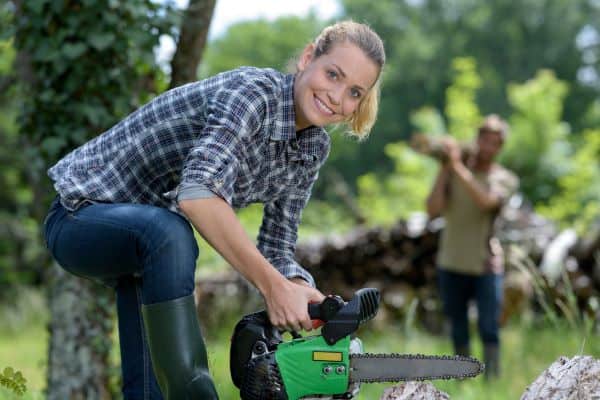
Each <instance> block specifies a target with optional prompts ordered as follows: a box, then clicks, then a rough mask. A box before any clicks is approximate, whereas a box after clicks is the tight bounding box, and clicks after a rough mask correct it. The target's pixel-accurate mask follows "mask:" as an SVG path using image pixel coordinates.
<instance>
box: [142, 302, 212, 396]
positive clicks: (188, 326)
mask: <svg viewBox="0 0 600 400" xmlns="http://www.w3.org/2000/svg"><path fill="white" fill-rule="evenodd" d="M142 315H143V318H144V326H145V328H146V336H147V338H148V348H149V349H150V357H151V358H152V367H153V369H154V374H155V375H156V380H157V381H158V386H160V390H161V392H162V394H163V396H164V398H165V400H198V399H203V400H216V399H218V398H219V397H218V395H217V391H216V389H215V385H214V383H213V381H212V378H211V376H210V374H209V372H208V360H207V358H206V348H205V346H204V341H203V340H202V333H201V332H200V324H199V323H198V317H197V315H196V306H195V304H194V296H193V295H190V296H187V297H180V298H178V299H174V300H169V301H165V302H161V303H155V304H149V305H142Z"/></svg>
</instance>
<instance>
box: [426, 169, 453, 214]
mask: <svg viewBox="0 0 600 400" xmlns="http://www.w3.org/2000/svg"><path fill="white" fill-rule="evenodd" d="M449 180H450V167H449V165H448V164H442V165H441V166H440V170H439V171H438V174H437V177H436V178H435V183H434V184H433V187H432V188H431V192H430V193H429V196H428V197H427V214H428V215H429V218H435V217H437V216H439V215H440V214H441V213H442V211H444V208H445V207H446V201H447V199H446V197H447V195H448V193H447V192H448V182H449Z"/></svg>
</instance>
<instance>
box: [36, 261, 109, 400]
mask: <svg viewBox="0 0 600 400" xmlns="http://www.w3.org/2000/svg"><path fill="white" fill-rule="evenodd" d="M49 296H50V299H49V307H50V315H51V319H50V323H49V327H48V329H49V336H50V343H49V348H48V375H47V379H48V382H47V388H48V389H47V399H48V400H64V399H71V400H79V399H81V400H84V399H85V400H97V399H98V400H104V399H111V398H112V397H113V396H112V394H111V393H109V391H108V388H109V385H108V383H109V375H110V369H109V368H107V366H108V365H109V354H110V350H111V347H112V340H111V337H112V335H111V334H112V331H113V326H114V312H113V310H114V298H113V294H112V292H111V291H110V290H109V289H107V288H104V287H102V286H100V285H99V284H97V283H94V282H90V281H87V280H84V279H81V278H77V277H75V276H73V275H71V274H69V273H67V272H65V271H64V270H63V269H62V268H60V267H59V266H58V265H56V264H55V265H53V267H52V271H51V284H50V293H49Z"/></svg>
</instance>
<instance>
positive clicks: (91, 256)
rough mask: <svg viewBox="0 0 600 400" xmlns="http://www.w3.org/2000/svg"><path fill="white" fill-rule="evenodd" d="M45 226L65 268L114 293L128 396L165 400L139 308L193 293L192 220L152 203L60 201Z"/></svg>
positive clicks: (50, 244) (128, 399)
mask: <svg viewBox="0 0 600 400" xmlns="http://www.w3.org/2000/svg"><path fill="white" fill-rule="evenodd" d="M44 230H45V237H46V245H47V246H48V249H49V250H50V252H51V254H52V256H53V257H54V259H55V260H56V261H57V262H58V263H59V264H60V265H61V266H62V267H63V268H64V269H65V270H67V271H69V272H71V273H73V274H75V275H78V276H81V277H84V278H88V279H92V280H95V281H99V282H102V283H104V284H106V285H109V286H111V287H113V288H115V290H116V293H117V313H118V317H119V341H120V347H121V371H122V374H123V387H122V390H123V396H124V398H125V399H126V400H138V399H140V400H150V399H162V395H161V393H160V389H159V387H158V384H157V382H156V378H155V376H154V373H153V371H152V363H151V360H150V353H149V351H148V346H147V343H146V336H145V333H144V325H143V321H142V316H141V311H140V307H141V305H142V304H153V303H158V302H162V301H167V300H172V299H176V298H179V297H184V296H188V295H190V294H192V293H193V290H194V271H195V268H196V259H197V258H198V246H197V244H196V240H195V238H194V233H193V230H192V228H191V226H190V224H189V223H188V222H187V221H186V220H185V218H183V217H181V216H180V215H178V214H176V213H173V212H171V211H169V210H167V209H165V208H160V207H154V206H149V205H143V204H105V203H100V204H90V205H87V206H84V207H82V208H80V209H78V210H77V211H75V212H69V211H67V210H66V209H65V208H64V207H63V206H62V205H61V204H60V202H59V201H58V200H55V201H54V202H53V203H52V205H51V207H50V211H49V213H48V216H47V217H46V220H45V222H44Z"/></svg>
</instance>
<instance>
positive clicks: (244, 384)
mask: <svg viewBox="0 0 600 400" xmlns="http://www.w3.org/2000/svg"><path fill="white" fill-rule="evenodd" d="M378 307H379V292H378V291H377V290H376V289H370V288H366V289H361V290H359V291H357V292H356V293H355V295H354V297H353V298H352V299H351V300H350V301H349V302H347V303H346V302H344V301H343V300H342V299H341V297H339V296H329V297H327V298H326V299H325V300H324V301H323V302H322V303H320V304H310V305H309V307H308V309H309V310H308V311H309V316H310V317H311V319H312V320H313V321H319V323H323V325H322V327H321V330H320V332H319V334H318V335H312V336H305V337H302V336H300V335H299V334H297V333H295V332H291V335H292V337H293V339H292V340H289V341H284V340H283V338H282V332H280V331H279V330H278V329H276V328H275V327H273V325H271V323H270V322H269V317H268V315H267V313H266V311H260V312H257V313H254V314H249V315H247V316H245V317H244V318H243V319H242V320H241V321H240V322H238V324H237V325H236V327H235V330H234V334H233V337H232V339H231V351H230V357H231V358H230V371H231V378H232V380H233V383H234V384H235V385H236V386H237V387H238V388H239V389H240V397H241V399H242V400H298V399H302V398H307V397H308V398H310V397H313V398H314V397H319V398H323V397H325V398H332V399H352V398H354V397H355V396H356V395H357V394H358V391H359V388H360V385H361V383H365V382H368V383H371V382H396V381H399V380H409V379H410V380H423V379H454V378H459V379H462V378H465V377H473V376H476V375H477V374H479V373H481V371H482V370H483V365H482V364H481V363H480V362H479V361H477V360H476V359H472V358H470V357H462V356H427V355H419V354H417V355H411V354H408V355H406V354H396V353H386V354H370V353H364V350H363V346H362V342H361V341H360V340H359V339H358V338H356V337H354V333H355V332H356V330H357V329H358V327H359V325H361V324H362V323H364V322H366V321H368V320H370V319H371V318H373V317H374V316H375V314H376V313H377V309H378Z"/></svg>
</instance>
